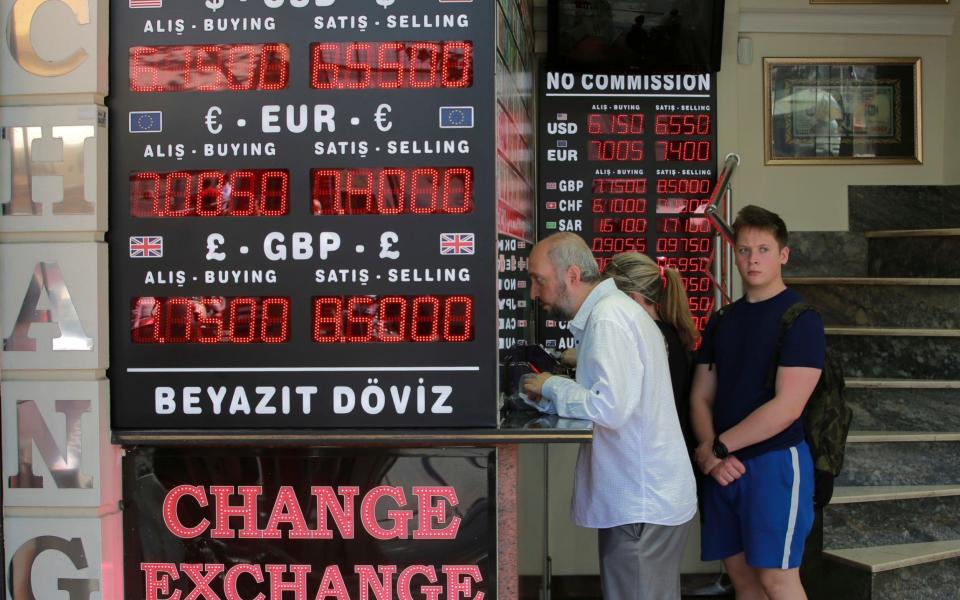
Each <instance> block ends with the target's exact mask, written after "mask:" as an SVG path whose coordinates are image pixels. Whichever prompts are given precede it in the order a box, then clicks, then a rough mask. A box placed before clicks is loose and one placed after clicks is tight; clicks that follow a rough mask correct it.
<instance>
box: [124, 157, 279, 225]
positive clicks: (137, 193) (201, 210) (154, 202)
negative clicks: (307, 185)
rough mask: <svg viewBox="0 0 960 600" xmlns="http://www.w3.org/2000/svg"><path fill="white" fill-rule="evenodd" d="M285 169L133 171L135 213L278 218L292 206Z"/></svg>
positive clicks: (166, 216)
mask: <svg viewBox="0 0 960 600" xmlns="http://www.w3.org/2000/svg"><path fill="white" fill-rule="evenodd" d="M289 189H290V175H289V172H288V171H287V170H285V169H283V170H280V169H241V170H237V171H209V170H208V171H172V172H168V173H158V172H154V171H143V172H133V173H131V174H130V215H131V216H133V217H142V218H150V217H165V218H169V217H276V216H280V215H285V214H287V212H288V209H289V195H290V194H289Z"/></svg>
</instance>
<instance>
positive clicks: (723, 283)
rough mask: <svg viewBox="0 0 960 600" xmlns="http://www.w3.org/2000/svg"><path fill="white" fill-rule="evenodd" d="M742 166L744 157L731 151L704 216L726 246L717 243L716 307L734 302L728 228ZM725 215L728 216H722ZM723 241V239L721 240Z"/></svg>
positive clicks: (730, 233) (731, 245)
mask: <svg viewBox="0 0 960 600" xmlns="http://www.w3.org/2000/svg"><path fill="white" fill-rule="evenodd" d="M738 166H740V156H739V155H738V154H734V153H733V152H731V153H730V154H728V155H727V156H726V158H724V159H723V169H722V170H721V171H720V175H719V176H718V177H717V185H716V187H714V188H713V193H712V194H711V195H710V202H709V203H708V204H707V208H706V210H704V213H705V215H706V217H707V219H709V220H710V223H712V224H713V227H714V229H716V231H717V235H716V237H717V238H720V239H722V240H723V241H724V242H726V243H725V244H722V243H716V244H715V247H714V252H715V254H714V260H713V277H712V279H713V283H714V285H715V286H716V291H717V294H716V297H715V303H714V304H715V305H716V306H719V305H720V304H721V303H723V304H727V303H729V302H730V299H731V298H730V296H731V294H732V293H733V280H732V279H731V277H730V275H731V274H732V273H733V252H732V251H731V250H732V248H733V245H734V240H733V230H732V229H731V228H730V225H728V222H729V221H730V218H731V215H732V213H733V191H732V190H731V189H730V183H731V180H732V179H733V174H734V172H735V171H736V169H737V167H738ZM721 212H722V213H725V214H721ZM717 241H718V242H719V241H720V240H719V239H718V240H717Z"/></svg>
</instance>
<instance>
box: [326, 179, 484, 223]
mask: <svg viewBox="0 0 960 600" xmlns="http://www.w3.org/2000/svg"><path fill="white" fill-rule="evenodd" d="M310 180H311V183H310V205H311V210H312V212H313V214H315V215H398V214H407V213H412V214H419V215H427V214H433V215H458V214H463V213H468V212H472V211H473V169H472V168H467V167H420V168H401V167H394V168H384V169H376V168H373V169H366V168H358V169H350V168H336V169H313V170H312V171H311V172H310Z"/></svg>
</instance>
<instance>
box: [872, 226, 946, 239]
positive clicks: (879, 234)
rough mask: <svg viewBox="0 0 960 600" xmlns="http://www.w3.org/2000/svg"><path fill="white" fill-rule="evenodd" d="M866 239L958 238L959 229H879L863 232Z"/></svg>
mask: <svg viewBox="0 0 960 600" xmlns="http://www.w3.org/2000/svg"><path fill="white" fill-rule="evenodd" d="M863 235H864V237H866V238H896V237H960V229H958V228H945V229H881V230H878V231H865V232H863Z"/></svg>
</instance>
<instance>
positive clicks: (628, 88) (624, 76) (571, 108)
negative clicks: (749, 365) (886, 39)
mask: <svg viewBox="0 0 960 600" xmlns="http://www.w3.org/2000/svg"><path fill="white" fill-rule="evenodd" d="M714 82H715V78H714V75H712V74H690V73H687V74H637V73H616V72H611V73H596V72H591V73H574V72H563V71H555V70H545V71H544V72H543V73H542V75H541V80H540V101H541V104H540V149H539V161H540V176H539V180H540V184H539V185H540V195H539V207H540V217H539V229H540V236H541V237H543V236H545V235H549V234H551V233H554V232H558V231H570V232H574V233H576V234H578V235H580V236H582V237H583V238H584V239H585V240H586V241H587V243H588V244H589V245H590V247H591V249H592V250H593V253H594V256H596V258H597V263H598V264H599V266H600V268H601V269H602V268H603V267H604V266H606V264H607V262H609V260H610V258H611V257H612V256H613V255H615V254H618V253H620V252H642V253H645V254H648V255H650V256H651V257H653V258H654V259H655V260H656V261H657V262H658V263H659V264H660V265H663V266H666V267H671V268H674V269H676V270H677V271H679V272H680V274H681V276H682V278H683V283H684V287H685V289H686V292H687V295H688V296H689V306H690V311H691V313H692V314H693V318H694V321H695V322H696V325H697V327H698V328H699V329H703V327H704V326H705V325H706V321H707V319H708V317H709V315H710V313H711V311H712V310H713V293H712V287H711V286H712V284H711V278H710V275H709V270H708V267H709V264H710V261H711V257H712V255H713V243H714V239H713V236H712V233H711V229H710V224H709V222H708V221H707V219H706V217H705V216H704V210H705V209H706V207H707V204H708V202H709V198H710V193H711V191H712V190H713V186H714V184H715V182H716V176H717V166H716V165H717V157H716V143H717V133H716V89H715V85H714ZM543 326H544V327H543V330H544V332H545V336H544V340H543V341H544V343H545V344H546V345H547V347H549V348H555V349H558V350H564V349H566V348H569V347H571V345H572V344H573V338H572V336H570V335H569V332H567V331H566V329H565V323H564V322H563V321H558V320H557V319H556V317H551V316H547V317H546V318H545V319H544V321H543Z"/></svg>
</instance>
